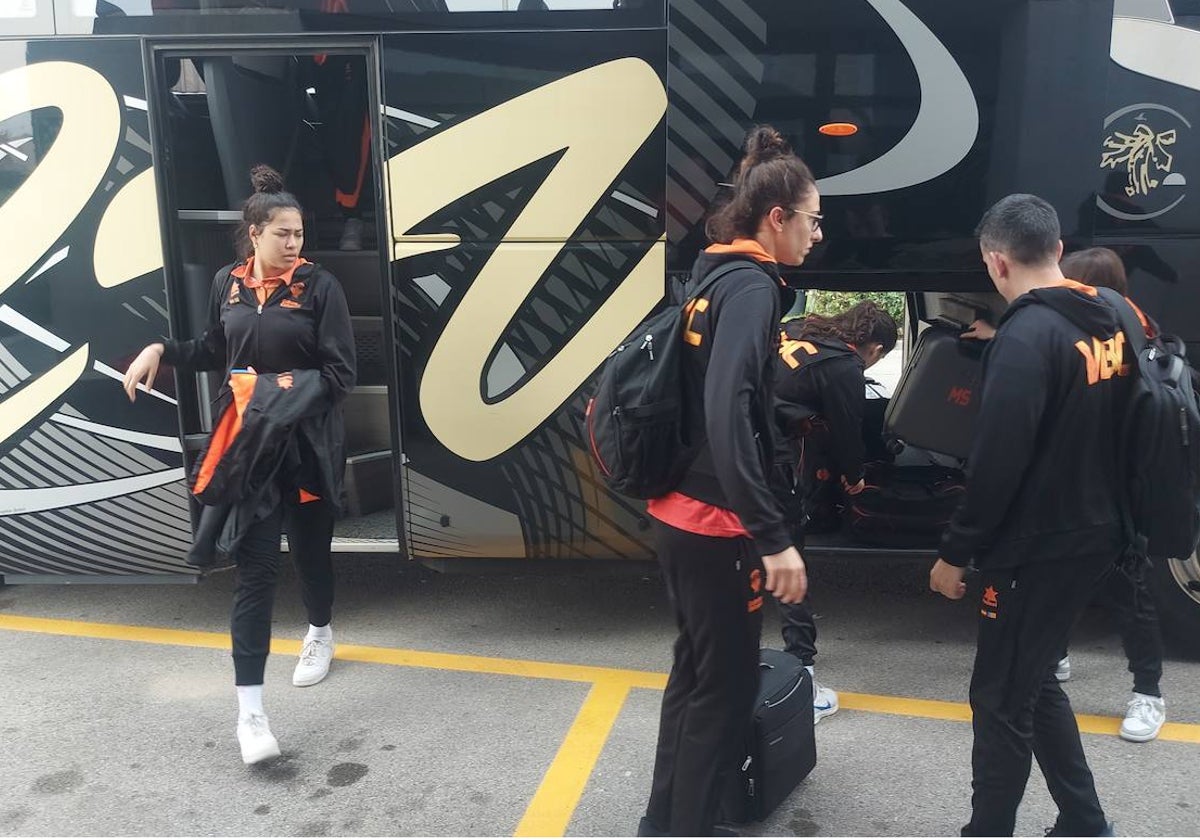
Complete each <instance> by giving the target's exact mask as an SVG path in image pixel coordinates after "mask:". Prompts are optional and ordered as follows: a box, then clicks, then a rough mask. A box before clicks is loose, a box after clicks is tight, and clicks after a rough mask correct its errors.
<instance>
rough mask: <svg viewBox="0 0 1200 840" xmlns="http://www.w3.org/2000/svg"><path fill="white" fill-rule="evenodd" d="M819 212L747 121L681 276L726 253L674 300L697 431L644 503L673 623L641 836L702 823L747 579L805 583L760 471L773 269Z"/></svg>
mask: <svg viewBox="0 0 1200 840" xmlns="http://www.w3.org/2000/svg"><path fill="white" fill-rule="evenodd" d="M820 222H821V213H820V196H819V195H818V193H817V188H816V183H815V181H814V180H813V176H812V173H811V172H810V171H809V169H808V167H807V166H805V164H804V163H803V162H802V161H801V160H800V159H799V158H798V157H796V156H795V155H794V154H792V151H791V148H790V147H789V146H788V144H787V142H786V141H785V140H784V139H783V137H782V135H780V133H779V132H778V131H776V130H775V129H774V128H771V127H770V126H757V127H755V128H754V129H752V130H751V131H750V132H749V134H748V135H747V136H746V142H745V155H744V156H743V158H742V160H741V162H740V164H739V165H738V169H737V172H736V174H735V176H734V179H733V191H732V195H731V196H730V197H729V200H728V201H727V202H726V203H725V204H724V205H723V206H722V207H721V208H720V209H719V210H717V211H716V212H715V213H714V214H713V216H712V217H711V218H710V219H709V221H708V225H707V230H706V232H707V233H708V236H709V238H710V239H711V240H712V241H713V242H714V244H712V245H710V246H709V247H708V248H707V249H706V250H705V251H704V252H703V253H701V254H700V256H699V257H698V258H697V260H696V263H695V266H694V267H693V269H692V280H693V284H699V283H701V282H702V281H703V280H704V278H705V277H707V276H708V275H709V274H710V273H712V272H713V271H716V270H718V269H721V268H722V267H724V266H726V265H727V264H728V263H730V262H732V261H737V262H739V263H741V264H742V265H740V266H739V267H737V268H733V269H731V270H729V271H728V273H726V274H725V275H724V276H722V277H721V278H719V279H717V280H716V282H715V284H714V285H712V286H710V287H709V288H708V289H707V290H706V291H705V293H704V296H703V297H702V298H698V299H695V300H692V301H690V302H689V304H688V307H687V310H686V311H687V315H686V317H685V324H686V329H685V331H684V333H683V335H682V337H681V340H682V341H683V343H684V356H683V371H682V375H683V381H684V389H683V390H684V394H685V399H686V400H687V401H688V403H687V406H686V411H685V412H684V416H685V417H687V418H688V423H689V427H690V428H689V430H688V432H689V434H688V439H689V440H692V441H704V443H703V444H702V446H701V448H700V451H699V454H698V456H697V457H696V460H695V461H694V462H693V464H692V466H691V467H690V469H689V470H688V473H687V474H686V475H685V476H684V478H683V480H682V481H681V483H680V485H679V486H678V487H677V488H676V489H675V491H674V492H671V493H669V494H667V495H666V496H663V497H661V498H658V499H652V500H651V501H650V502H649V505H648V507H647V512H648V513H649V514H650V516H651V517H653V520H654V523H653V524H654V529H655V538H656V543H657V547H658V560H659V563H660V564H661V566H662V572H663V577H664V579H665V580H666V584H667V594H668V596H669V598H670V601H671V607H672V609H673V611H674V614H675V621H676V624H677V625H678V627H679V636H678V638H677V640H676V642H675V663H674V666H673V667H672V669H671V676H670V678H669V679H668V681H667V688H666V691H665V693H664V694H663V704H662V718H661V722H660V726H659V734H658V749H657V754H656V758H655V764H654V778H653V782H652V783H651V791H650V801H649V804H648V806H647V808H646V815H645V816H644V817H643V818H642V820H641V823H640V824H639V826H638V834H639V835H642V836H661V835H681V836H703V835H708V834H711V833H712V832H713V830H714V825H715V822H716V817H717V806H718V803H719V800H720V797H721V793H722V791H723V789H724V785H725V783H726V781H727V778H728V774H729V773H730V771H731V770H732V769H733V767H734V763H735V761H736V753H737V750H738V746H739V744H740V743H741V740H742V738H743V737H744V736H745V731H746V726H747V725H748V723H749V720H750V716H751V713H752V710H753V706H754V701H755V697H756V695H757V693H758V684H759V656H758V650H759V637H760V635H761V631H762V605H763V595H764V594H765V592H764V591H763V590H764V589H765V590H768V591H771V592H773V593H774V594H775V596H776V597H777V598H778V599H779V600H780V601H783V602H784V603H796V602H799V601H801V600H803V598H804V595H805V592H806V590H807V588H808V583H807V578H806V576H805V569H804V561H803V560H802V559H801V557H800V553H799V551H797V550H796V547H795V546H794V545H793V544H792V539H791V535H790V533H789V529H788V526H787V523H786V521H785V516H784V511H783V509H782V508H781V506H780V504H779V502H778V501H777V500H776V498H775V496H774V495H773V493H772V490H771V487H770V486H769V484H768V474H769V471H770V469H771V466H772V464H773V461H774V454H773V439H774V433H773V429H772V425H773V394H772V390H773V388H772V380H773V374H774V364H775V356H776V351H777V348H778V345H779V319H780V313H781V312H782V311H783V310H784V309H786V308H788V307H790V305H791V294H792V293H791V292H790V291H789V290H787V288H786V287H785V286H784V284H783V281H782V280H781V278H780V273H779V266H780V265H791V266H795V265H799V264H800V263H802V262H804V258H805V256H806V255H807V254H808V252H809V251H810V250H811V249H812V247H813V245H814V244H815V243H817V242H820V241H821V229H820ZM696 287H697V286H696V285H693V288H696ZM784 298H787V300H786V301H785V300H784Z"/></svg>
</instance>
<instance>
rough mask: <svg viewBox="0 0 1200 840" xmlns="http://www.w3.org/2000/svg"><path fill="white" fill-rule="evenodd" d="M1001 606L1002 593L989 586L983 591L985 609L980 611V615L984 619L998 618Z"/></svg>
mask: <svg viewBox="0 0 1200 840" xmlns="http://www.w3.org/2000/svg"><path fill="white" fill-rule="evenodd" d="M999 606H1000V593H999V592H997V591H996V587H994V586H989V587H988V588H987V589H985V590H983V609H981V610H980V611H979V614H980V615H981V616H983V617H984V618H996V617H997V616H998V615H999V613H998V612H997V609H998V608H999ZM989 607H990V608H991V609H989Z"/></svg>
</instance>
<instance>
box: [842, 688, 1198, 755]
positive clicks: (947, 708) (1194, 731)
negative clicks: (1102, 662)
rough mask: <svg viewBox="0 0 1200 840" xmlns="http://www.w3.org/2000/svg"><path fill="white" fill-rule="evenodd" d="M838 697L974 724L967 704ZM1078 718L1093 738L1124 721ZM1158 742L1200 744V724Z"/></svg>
mask: <svg viewBox="0 0 1200 840" xmlns="http://www.w3.org/2000/svg"><path fill="white" fill-rule="evenodd" d="M838 698H839V705H840V706H841V708H843V709H854V710H856V711H860V712H875V713H877V714H884V715H904V716H906V717H919V718H929V719H931V720H952V721H961V722H963V723H970V722H971V707H970V706H969V705H968V704H966V703H950V702H947V701H945V700H921V699H918V698H916V697H889V696H887V695H883V694H855V693H853V692H849V691H839V692H838ZM1075 718H1076V720H1078V721H1079V731H1080V732H1084V733H1087V734H1089V735H1116V734H1117V733H1118V732H1119V731H1120V729H1121V720H1120V718H1113V717H1101V716H1100V715H1076V716H1075ZM1158 740H1160V741H1181V742H1183V743H1186V744H1200V724H1196V723H1165V724H1163V728H1162V731H1161V732H1159V734H1158Z"/></svg>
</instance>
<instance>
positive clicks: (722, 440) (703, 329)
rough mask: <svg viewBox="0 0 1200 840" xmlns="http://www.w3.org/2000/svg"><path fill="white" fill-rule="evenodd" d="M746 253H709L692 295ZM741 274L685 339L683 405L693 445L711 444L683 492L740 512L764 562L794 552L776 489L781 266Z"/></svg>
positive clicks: (730, 277) (713, 296) (714, 293)
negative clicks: (772, 473)
mask: <svg viewBox="0 0 1200 840" xmlns="http://www.w3.org/2000/svg"><path fill="white" fill-rule="evenodd" d="M746 259H747V255H746V254H744V253H737V252H729V253H712V252H704V253H702V254H700V256H699V257H698V258H697V260H696V263H695V266H694V267H693V269H692V286H693V288H694V287H695V284H698V283H699V282H700V281H701V280H702V279H703V278H704V277H705V276H707V275H708V274H709V273H710V272H712V271H713V270H714V269H716V268H717V267H718V266H720V265H722V264H723V263H725V262H728V261H730V260H746ZM759 265H760V266H761V269H760V268H751V267H749V266H747V267H746V268H744V269H734V270H733V271H730V273H729V274H727V275H725V276H724V277H722V278H721V279H720V280H718V281H717V282H716V285H715V286H713V287H712V288H711V289H709V290H708V291H707V292H706V297H707V298H708V300H707V303H706V304H705V305H704V307H703V309H701V307H699V306H698V307H696V308H695V309H694V310H693V312H692V315H691V317H690V320H689V321H688V322H687V332H685V338H684V341H685V344H686V348H685V350H686V352H685V354H684V399H685V400H686V401H687V408H686V412H685V416H686V417H687V418H688V432H689V435H690V439H692V440H703V441H705V443H704V445H703V447H702V448H701V450H700V452H699V454H698V456H697V457H696V460H695V461H694V462H693V464H692V466H691V468H690V469H689V470H688V473H687V475H685V476H684V479H683V481H682V482H681V484H680V486H679V487H678V488H676V489H677V490H678V492H680V493H682V494H683V495H685V496H690V497H691V498H693V499H699V500H700V501H702V502H706V503H708V504H710V505H716V506H717V507H721V508H725V509H727V510H732V511H733V512H734V513H736V514H737V516H738V519H740V520H741V522H742V526H743V527H744V528H745V529H746V530H747V531H748V532H749V533H750V536H751V537H752V538H753V539H754V543H755V546H756V548H757V550H758V552H759V554H761V555H767V554H776V553H778V552H780V551H783V550H784V549H786V548H788V547H789V546H791V545H792V538H791V535H790V533H789V531H788V528H787V525H786V524H785V521H784V512H783V509H782V508H781V507H780V505H779V502H778V501H776V499H775V496H774V494H773V493H772V492H771V489H770V487H769V485H768V483H767V475H768V471H769V470H770V467H771V465H772V463H773V460H774V446H773V434H772V422H773V419H772V418H773V410H774V406H773V400H774V397H773V386H772V383H773V381H774V376H775V364H776V355H777V351H778V347H779V319H780V306H781V302H782V301H781V296H782V294H783V293H784V292H787V293H788V294H791V293H790V291H788V290H786V289H785V288H784V287H783V286H782V284H781V283H780V280H779V273H778V268H777V266H775V264H774V263H759Z"/></svg>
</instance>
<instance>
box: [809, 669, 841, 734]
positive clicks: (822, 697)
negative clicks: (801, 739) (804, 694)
mask: <svg viewBox="0 0 1200 840" xmlns="http://www.w3.org/2000/svg"><path fill="white" fill-rule="evenodd" d="M837 710H838V696H837V692H836V691H834V690H833V689H832V688H827V687H825V686H823V685H821V684H820V683H819V682H817V681H816V680H813V723H814V724H817V723H820V722H821V718H825V717H829V716H830V715H831V714H833V713H834V712H836V711H837Z"/></svg>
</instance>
